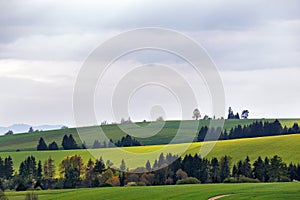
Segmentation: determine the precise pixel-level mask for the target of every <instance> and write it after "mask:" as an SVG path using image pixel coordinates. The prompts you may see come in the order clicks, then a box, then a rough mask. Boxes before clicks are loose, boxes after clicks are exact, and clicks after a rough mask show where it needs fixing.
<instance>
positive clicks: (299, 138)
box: [0, 134, 300, 170]
mask: <svg viewBox="0 0 300 200" xmlns="http://www.w3.org/2000/svg"><path fill="white" fill-rule="evenodd" d="M213 144H215V145H214V147H213V148H212V150H211V151H210V152H209V154H208V155H207V156H206V157H208V158H212V157H217V158H220V157H222V156H224V155H230V156H231V157H232V158H233V162H234V163H235V162H237V161H238V160H240V159H245V157H246V156H247V155H248V156H249V157H250V159H251V161H254V159H257V157H258V156H262V157H265V156H268V157H271V156H273V155H279V156H280V157H282V158H283V161H285V162H286V163H290V162H294V163H300V134H294V135H284V136H270V137H260V138H248V139H236V140H227V141H218V142H216V143H214V142H204V143H203V142H197V143H191V144H186V143H185V144H169V145H152V146H140V147H126V148H106V149H92V150H68V151H63V150H60V151H21V152H0V156H1V157H5V156H11V157H12V159H13V161H14V166H15V168H16V170H17V169H18V167H19V165H20V162H22V161H23V160H24V159H25V158H26V157H27V156H30V155H33V156H34V157H36V159H38V160H41V161H44V160H46V159H47V158H48V157H50V156H51V157H52V158H53V159H54V160H55V164H56V166H59V163H60V162H61V161H62V160H63V159H64V157H66V156H72V155H80V156H81V157H82V158H83V160H84V162H85V163H86V162H87V161H88V159H90V158H92V159H95V158H99V157H100V156H102V157H103V159H104V160H110V161H111V162H113V163H114V166H115V167H119V166H120V162H121V160H122V159H124V160H125V162H126V165H127V167H128V168H130V169H133V168H136V167H141V166H145V163H146V161H147V160H150V161H151V163H153V161H154V160H155V159H158V157H159V154H160V153H165V154H166V153H172V154H178V155H185V154H196V153H197V154H199V153H200V152H202V151H201V148H204V149H205V147H206V145H213ZM208 147H210V146H208ZM202 155H203V154H202ZM57 170H58V168H57Z"/></svg>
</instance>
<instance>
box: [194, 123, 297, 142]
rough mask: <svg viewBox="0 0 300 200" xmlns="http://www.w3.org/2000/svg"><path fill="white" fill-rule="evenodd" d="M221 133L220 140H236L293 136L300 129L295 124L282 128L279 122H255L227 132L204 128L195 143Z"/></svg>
mask: <svg viewBox="0 0 300 200" xmlns="http://www.w3.org/2000/svg"><path fill="white" fill-rule="evenodd" d="M220 132H221V136H220V138H219V139H220V140H228V139H237V138H251V137H262V136H274V135H283V134H295V133H300V128H299V125H298V124H297V123H294V125H293V126H292V127H290V128H288V127H287V126H284V127H282V125H281V123H280V121H279V120H275V121H274V122H268V121H266V122H262V121H256V122H253V123H251V124H249V125H244V126H241V125H238V126H236V127H235V128H232V129H231V130H230V131H229V132H227V130H224V131H222V130H221V127H218V128H211V129H209V128H208V127H207V126H204V127H202V128H201V129H200V131H199V134H198V137H197V141H198V142H202V141H204V139H205V137H206V135H207V134H217V133H220Z"/></svg>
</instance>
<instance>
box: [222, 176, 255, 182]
mask: <svg viewBox="0 0 300 200" xmlns="http://www.w3.org/2000/svg"><path fill="white" fill-rule="evenodd" d="M224 183H260V181H259V180H258V179H253V178H248V177H245V176H241V177H239V178H234V177H230V178H226V179H225V180H224Z"/></svg>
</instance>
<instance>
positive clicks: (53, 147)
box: [48, 141, 59, 150]
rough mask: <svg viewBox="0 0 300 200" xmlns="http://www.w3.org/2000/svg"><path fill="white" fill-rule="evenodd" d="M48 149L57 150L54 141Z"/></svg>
mask: <svg viewBox="0 0 300 200" xmlns="http://www.w3.org/2000/svg"><path fill="white" fill-rule="evenodd" d="M48 149H49V150H59V148H58V145H57V143H56V142H55V141H53V142H52V143H51V144H49V147H48Z"/></svg>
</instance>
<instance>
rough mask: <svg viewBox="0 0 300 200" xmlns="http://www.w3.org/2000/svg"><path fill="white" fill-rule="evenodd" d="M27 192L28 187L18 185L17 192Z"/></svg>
mask: <svg viewBox="0 0 300 200" xmlns="http://www.w3.org/2000/svg"><path fill="white" fill-rule="evenodd" d="M26 190H27V187H26V186H25V185H24V184H23V183H20V184H18V186H17V188H16V191H17V192H19V191H26Z"/></svg>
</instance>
